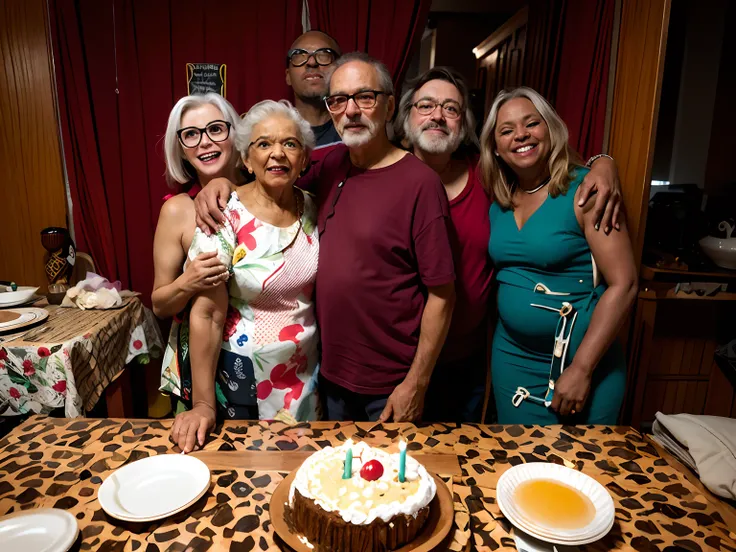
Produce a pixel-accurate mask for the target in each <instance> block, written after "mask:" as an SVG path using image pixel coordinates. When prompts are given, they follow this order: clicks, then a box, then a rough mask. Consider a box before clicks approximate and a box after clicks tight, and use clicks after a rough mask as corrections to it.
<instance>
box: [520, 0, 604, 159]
mask: <svg viewBox="0 0 736 552" xmlns="http://www.w3.org/2000/svg"><path fill="white" fill-rule="evenodd" d="M614 10H615V1H614V0H532V1H531V2H530V3H529V26H528V34H527V47H526V54H525V57H526V66H525V71H524V83H525V84H526V85H528V86H531V87H532V88H535V89H536V90H537V91H539V92H540V93H541V94H543V95H544V96H545V97H546V98H547V99H548V100H550V102H551V103H552V104H553V105H554V106H555V109H557V112H558V113H559V114H560V116H561V117H562V118H563V120H564V121H565V123H567V127H568V129H569V130H570V144H571V145H572V146H573V148H575V149H576V150H577V151H578V152H580V154H581V155H583V157H589V156H591V155H594V154H596V153H600V152H601V149H602V147H603V133H604V127H605V121H606V100H607V94H608V76H609V75H608V73H609V64H610V58H611V40H612V36H613V19H614Z"/></svg>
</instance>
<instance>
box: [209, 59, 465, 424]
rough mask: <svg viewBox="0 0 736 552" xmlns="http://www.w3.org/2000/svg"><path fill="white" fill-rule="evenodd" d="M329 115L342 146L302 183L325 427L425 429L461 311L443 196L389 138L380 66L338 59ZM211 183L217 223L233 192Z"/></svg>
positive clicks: (388, 97) (386, 79) (432, 177)
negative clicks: (313, 223)
mask: <svg viewBox="0 0 736 552" xmlns="http://www.w3.org/2000/svg"><path fill="white" fill-rule="evenodd" d="M326 105H327V108H328V110H329V111H330V115H331V117H332V120H333V122H334V124H335V128H336V129H337V131H338V133H339V134H340V136H341V138H342V141H343V144H344V145H340V146H338V147H336V148H335V149H333V150H332V151H330V152H329V153H328V154H327V155H326V156H325V157H324V158H323V159H322V160H321V162H320V163H318V164H316V165H314V166H313V167H312V169H311V170H310V172H309V173H308V174H307V175H306V176H305V177H303V178H302V179H301V181H300V182H299V185H300V186H302V187H305V188H308V189H311V190H313V191H315V192H316V195H317V203H318V206H319V212H318V218H317V222H318V227H319V228H318V229H319V240H320V256H319V267H318V271H317V283H316V305H317V321H318V323H319V326H320V334H321V341H322V361H321V366H320V396H321V399H322V401H323V406H324V410H325V411H324V417H325V418H327V419H331V420H356V421H360V420H378V419H380V420H383V421H386V420H393V421H414V420H418V419H419V418H420V417H421V414H422V411H423V407H424V395H425V393H426V390H427V387H428V386H429V381H430V377H431V374H432V370H433V368H434V366H435V363H436V361H437V357H438V355H439V353H440V349H441V348H442V345H443V343H444V341H445V336H446V334H447V329H448V327H449V325H450V319H451V317H452V309H453V305H454V302H455V291H454V280H455V273H454V268H453V261H452V250H451V247H450V241H449V237H448V229H447V225H448V222H447V220H448V216H449V209H448V203H447V195H446V193H445V191H444V188H443V187H442V182H441V181H440V178H439V177H438V175H437V173H435V172H434V171H432V170H431V169H430V168H429V167H428V166H427V165H425V164H424V163H422V162H421V161H419V160H418V159H417V158H416V157H415V156H413V155H411V154H410V153H407V152H406V151H404V150H401V149H399V148H396V147H395V146H393V145H392V144H391V142H390V141H389V139H388V136H387V133H386V124H387V122H388V121H389V120H390V119H391V116H392V115H393V113H394V108H395V98H394V95H393V84H392V82H391V75H390V73H389V72H388V70H387V69H386V67H385V66H384V65H383V64H382V63H380V62H378V61H377V60H375V59H373V58H370V57H369V56H367V55H366V54H362V53H353V54H347V55H345V56H343V57H341V58H340V59H339V60H338V62H337V63H336V67H335V70H334V72H333V74H332V77H331V79H330V83H329V96H328V97H327V98H326ZM215 184H216V183H212V184H210V185H209V186H207V188H205V190H204V191H203V192H201V193H200V195H199V197H198V200H197V211H198V214H199V216H200V219H201V220H208V219H209V220H211V218H210V217H214V218H215V219H218V218H220V217H221V214H220V213H219V212H218V211H217V208H216V205H217V199H218V197H217V196H218V195H219V196H226V195H227V194H228V193H229V189H228V187H227V185H224V186H220V187H221V188H222V189H217V188H218V186H216V185H215ZM220 184H221V183H220ZM208 205H209V207H208ZM218 215H220V217H218Z"/></svg>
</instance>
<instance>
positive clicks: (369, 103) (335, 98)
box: [325, 90, 391, 113]
mask: <svg viewBox="0 0 736 552" xmlns="http://www.w3.org/2000/svg"><path fill="white" fill-rule="evenodd" d="M381 94H384V95H385V96H390V95H391V94H390V93H389V92H384V91H383V90H362V91H361V92H356V93H355V94H333V95H332V96H326V97H325V104H326V105H327V109H328V110H329V111H330V113H342V112H343V111H345V109H347V107H348V102H349V101H350V100H353V101H354V102H355V105H357V106H358V107H359V108H360V109H371V108H372V107H375V106H376V102H377V101H378V96H380V95H381Z"/></svg>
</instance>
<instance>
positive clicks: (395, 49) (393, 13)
mask: <svg viewBox="0 0 736 552" xmlns="http://www.w3.org/2000/svg"><path fill="white" fill-rule="evenodd" d="M431 4H432V1H431V0H353V1H346V0H308V5H309V21H310V24H311V26H312V28H313V29H319V30H320V31H324V32H326V33H327V34H329V35H331V36H333V37H334V38H335V39H336V40H337V42H338V43H339V44H340V47H341V48H342V51H343V52H352V51H356V50H357V51H361V52H367V53H368V54H370V55H371V56H373V57H375V58H377V59H380V60H381V61H382V62H384V63H385V64H386V66H387V67H388V69H389V71H391V74H392V76H393V80H394V87H395V88H396V89H397V90H398V89H399V87H400V84H401V81H402V79H403V77H404V74H405V73H406V69H407V67H408V66H409V62H410V61H411V56H412V54H413V53H414V51H415V50H416V47H417V46H418V44H419V41H420V39H421V37H422V33H423V32H424V27H425V26H426V24H427V17H428V16H429V8H430V5H431Z"/></svg>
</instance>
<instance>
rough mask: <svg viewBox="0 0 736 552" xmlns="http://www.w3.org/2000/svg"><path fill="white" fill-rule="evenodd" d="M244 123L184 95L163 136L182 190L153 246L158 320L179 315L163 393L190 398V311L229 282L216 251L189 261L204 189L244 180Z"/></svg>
mask: <svg viewBox="0 0 736 552" xmlns="http://www.w3.org/2000/svg"><path fill="white" fill-rule="evenodd" d="M238 121H240V117H239V116H238V114H237V112H236V111H235V109H233V106H232V105H230V103H229V102H228V101H227V100H226V99H225V98H223V97H222V96H220V95H219V94H214V93H209V94H205V95H196V96H185V97H183V98H181V99H180V100H179V101H178V102H176V105H175V106H174V108H173V109H172V110H171V113H170V114H169V121H168V124H167V127H166V135H165V137H164V154H165V159H166V179H167V181H168V182H169V184H170V185H171V186H172V187H174V188H176V189H179V190H181V191H182V192H181V193H179V194H175V195H174V194H172V195H169V196H166V201H165V203H164V204H163V206H162V207H161V212H160V214H159V219H158V225H157V226H156V234H155V237H154V242H153V267H154V284H153V293H152V295H151V302H152V304H153V311H154V312H155V313H156V315H157V316H158V317H159V318H169V317H172V316H173V317H174V323H173V325H172V328H171V332H170V335H169V343H168V345H167V348H166V353H165V355H164V362H163V366H162V372H161V387H160V389H161V391H164V392H167V393H170V394H172V395H174V396H176V397H179V398H180V399H181V400H182V401H183V402H182V403H179V404H177V408H181V407H183V406H185V405H186V404H188V403H189V401H190V400H191V381H190V380H189V379H188V378H186V377H182V368H181V367H182V365H183V364H185V363H187V362H188V355H187V351H188V343H187V336H188V328H187V324H186V319H187V317H188V314H187V308H188V306H189V303H190V301H191V299H192V297H194V295H195V294H196V293H198V292H199V291H201V290H203V289H208V288H210V287H212V286H214V285H217V284H218V283H221V282H224V281H226V280H227V269H226V268H225V266H224V265H223V264H222V263H221V262H220V261H219V260H218V259H217V256H216V255H215V254H214V253H203V254H202V255H199V256H197V257H196V258H194V259H192V260H191V261H189V262H186V263H185V261H186V253H187V251H188V250H189V246H190V245H191V243H192V237H193V236H194V227H195V225H194V202H193V201H192V199H193V198H194V196H196V195H197V193H198V192H199V190H201V189H202V187H203V186H206V185H207V184H208V183H209V182H210V181H212V180H213V179H215V178H218V177H226V178H228V179H232V182H240V181H242V180H243V175H242V174H241V171H240V168H239V167H240V166H241V162H240V155H239V154H238V152H237V150H236V149H235V145H234V139H233V136H234V129H235V125H236V123H237V122H238Z"/></svg>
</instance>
